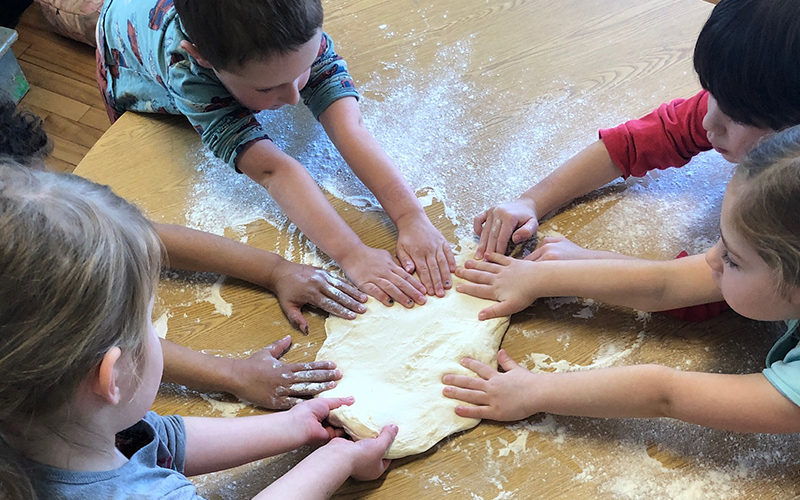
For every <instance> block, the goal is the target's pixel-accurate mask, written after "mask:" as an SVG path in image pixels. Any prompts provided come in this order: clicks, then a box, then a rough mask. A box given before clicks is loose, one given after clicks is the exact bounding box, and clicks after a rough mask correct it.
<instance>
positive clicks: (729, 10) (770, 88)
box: [694, 0, 800, 130]
mask: <svg viewBox="0 0 800 500" xmlns="http://www.w3.org/2000/svg"><path fill="white" fill-rule="evenodd" d="M694 68H695V71H697V76H698V77H699V78H700V84H701V85H702V86H703V88H704V89H706V90H708V91H709V92H710V93H711V95H713V96H714V99H716V100H717V104H718V105H719V109H720V110H722V112H723V113H725V114H726V115H728V116H729V117H731V118H732V119H733V120H735V121H737V122H739V123H741V124H744V125H749V126H753V127H760V128H761V127H764V128H771V129H773V130H782V129H784V128H786V127H790V126H792V125H797V124H800V92H799V91H798V89H800V2H798V1H795V0H721V1H720V2H719V4H717V6H716V7H714V10H713V11H712V12H711V16H710V17H709V18H708V20H707V21H706V23H705V25H704V26H703V29H702V31H701V32H700V35H699V36H698V38H697V44H696V45H695V49H694Z"/></svg>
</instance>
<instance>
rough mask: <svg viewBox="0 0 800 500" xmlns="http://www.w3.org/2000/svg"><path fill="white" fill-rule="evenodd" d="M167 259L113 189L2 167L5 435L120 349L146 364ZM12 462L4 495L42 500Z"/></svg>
mask: <svg viewBox="0 0 800 500" xmlns="http://www.w3.org/2000/svg"><path fill="white" fill-rule="evenodd" d="M162 254H163V249H162V245H161V242H160V240H159V239H158V236H157V235H156V233H155V230H154V229H153V227H152V225H151V224H150V223H149V222H148V221H147V220H146V219H145V218H144V217H143V216H142V214H141V213H140V212H139V210H138V209H136V207H134V206H133V205H131V204H129V203H127V202H126V201H125V200H123V199H122V198H120V197H118V196H116V195H115V194H114V193H113V192H112V191H111V189H110V188H109V187H107V186H101V185H99V184H95V183H93V182H90V181H88V180H86V179H83V178H81V177H78V176H75V175H71V174H54V173H49V172H40V171H33V170H29V169H25V168H24V167H21V166H20V165H16V164H11V163H8V162H5V163H0V269H2V272H0V430H2V432H10V431H9V430H8V429H9V428H13V427H14V426H15V424H22V423H25V422H31V421H33V420H35V419H39V420H41V419H46V418H47V417H48V415H52V414H53V412H55V411H56V410H59V409H62V408H64V407H65V405H66V404H67V403H68V402H69V401H70V399H71V398H72V397H73V395H74V394H75V391H76V390H77V388H78V386H79V384H80V383H81V382H82V381H83V380H84V379H85V378H86V376H87V375H88V374H89V373H90V372H91V371H92V370H93V369H95V368H96V367H97V365H98V363H99V362H100V361H101V359H102V357H103V356H104V354H105V353H106V352H107V351H108V350H109V349H111V348H112V347H115V346H117V347H119V348H120V349H121V350H122V351H123V353H127V354H129V355H131V356H132V359H133V360H134V362H136V363H138V362H140V360H141V359H142V355H143V348H144V339H145V335H146V334H147V331H148V323H149V322H150V321H151V318H150V317H149V304H150V300H151V299H152V297H153V295H154V293H155V288H156V284H157V282H158V273H159V271H160V268H161V262H162ZM3 448H5V449H6V450H10V448H9V447H8V446H0V450H2V449H3ZM12 453H13V452H12ZM14 462H16V460H14V459H13V457H0V497H2V496H3V494H5V495H7V496H9V497H10V498H36V494H35V492H34V491H33V487H32V485H31V482H30V480H29V479H28V478H27V477H26V475H25V473H24V471H22V470H20V469H19V468H18V467H15V466H14Z"/></svg>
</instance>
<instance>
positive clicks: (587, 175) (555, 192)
mask: <svg viewBox="0 0 800 500" xmlns="http://www.w3.org/2000/svg"><path fill="white" fill-rule="evenodd" d="M621 175H622V171H621V170H620V169H619V167H618V166H617V165H616V164H615V163H614V161H613V160H612V159H611V156H609V154H608V150H607V149H606V146H605V144H603V141H601V140H598V141H596V142H594V143H592V144H590V145H589V146H587V147H586V148H585V149H584V150H583V151H581V152H580V153H578V154H577V155H575V156H573V157H572V158H570V159H569V160H567V161H566V162H565V163H564V164H563V165H561V166H560V167H558V168H557V169H555V170H554V171H553V172H551V173H550V175H548V176H547V177H545V178H544V179H542V180H541V181H540V182H539V183H537V184H536V185H535V186H533V187H532V188H530V189H529V190H527V191H525V192H524V193H523V194H522V195H521V196H520V198H528V199H530V200H533V202H534V205H535V209H536V215H537V217H539V218H540V219H541V218H542V217H544V216H545V215H546V214H547V213H549V212H552V211H553V210H555V209H557V208H559V207H561V206H562V205H564V204H566V203H568V202H570V201H572V200H573V199H575V198H577V197H578V196H583V195H585V194H586V193H589V192H591V191H594V190H595V189H597V188H599V187H601V186H604V185H605V184H607V183H609V182H611V181H613V180H614V179H616V178H617V177H620V176H621Z"/></svg>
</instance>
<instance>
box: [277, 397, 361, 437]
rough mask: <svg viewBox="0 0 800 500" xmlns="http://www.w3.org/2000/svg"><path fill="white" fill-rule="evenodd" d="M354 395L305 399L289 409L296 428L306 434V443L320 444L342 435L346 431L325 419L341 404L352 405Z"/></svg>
mask: <svg viewBox="0 0 800 500" xmlns="http://www.w3.org/2000/svg"><path fill="white" fill-rule="evenodd" d="M354 401H355V399H354V398H353V396H349V397H346V398H315V399H310V400H308V401H303V402H302V403H299V404H298V405H296V406H294V407H293V408H292V409H291V410H289V413H288V415H289V416H291V418H292V422H293V424H294V425H295V428H297V429H300V431H301V433H302V435H303V436H305V439H306V444H311V445H319V444H323V443H327V442H328V441H330V440H331V439H333V438H336V437H342V436H343V435H344V431H342V429H337V428H334V427H331V426H330V425H328V423H327V422H325V419H326V418H328V414H329V413H330V412H331V410H335V409H336V408H339V407H340V406H346V405H351V404H353V402H354Z"/></svg>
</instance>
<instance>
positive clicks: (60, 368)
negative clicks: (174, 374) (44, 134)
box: [0, 164, 397, 499]
mask: <svg viewBox="0 0 800 500" xmlns="http://www.w3.org/2000/svg"><path fill="white" fill-rule="evenodd" d="M162 253H163V249H162V245H161V242H160V240H159V239H158V236H157V235H156V233H155V231H154V229H153V227H152V225H151V224H150V223H149V222H147V220H145V219H144V217H143V216H142V215H141V213H140V212H139V211H138V210H137V209H136V208H135V207H133V206H132V205H130V204H128V203H127V202H125V201H124V200H122V199H121V198H119V197H117V196H116V195H114V194H113V193H112V192H111V190H110V189H109V188H108V187H105V186H100V185H97V184H94V183H92V182H90V181H87V180H85V179H82V178H80V177H77V176H73V175H59V174H53V173H47V172H41V171H33V170H28V169H25V168H22V167H20V166H18V165H13V164H0V269H2V272H0V497H2V498H12V499H18V498H22V499H33V498H64V499H73V498H74V499H85V498H104V499H106V498H108V499H115V498H119V499H127V498H161V497H169V498H175V499H179V498H187V499H194V498H199V497H198V496H197V494H196V492H195V489H194V487H193V486H192V484H191V483H190V482H189V480H188V479H186V477H185V476H184V474H187V475H192V474H201V473H205V472H211V471H214V470H220V469H225V468H229V467H234V466H237V465H240V464H243V463H247V462H250V461H253V460H256V459H259V458H263V457H266V456H270V455H275V454H278V453H283V452H286V451H289V450H292V449H295V448H297V447H299V446H303V445H307V444H323V443H327V444H326V445H325V446H322V447H321V448H319V449H318V450H316V451H315V452H314V453H312V454H311V455H310V456H308V457H307V458H306V459H305V460H303V461H302V462H301V463H300V464H299V465H298V466H297V467H295V468H294V469H293V470H291V471H290V472H289V473H287V474H286V475H285V476H283V477H282V478H281V479H279V480H277V481H276V482H275V483H273V484H272V485H271V486H270V487H268V488H267V489H266V490H264V491H263V492H261V493H260V494H259V495H258V496H257V498H273V497H275V498H289V497H291V496H293V495H296V497H302V498H327V497H328V495H330V494H331V493H332V492H333V491H335V490H336V488H337V487H338V486H339V485H340V484H341V483H342V482H343V481H344V480H345V479H346V478H347V477H348V476H351V475H352V476H354V477H356V478H361V479H374V478H376V477H378V476H380V475H381V474H382V473H383V471H384V470H385V469H386V467H387V466H388V461H386V460H382V456H383V454H384V452H385V451H386V449H387V448H388V446H389V444H391V441H392V440H393V438H394V436H395V435H396V433H397V428H396V427H394V426H391V427H387V428H386V429H384V431H383V432H382V433H381V435H380V436H379V437H378V438H376V439H369V440H364V441H360V442H358V443H354V442H351V441H346V440H344V439H341V438H339V437H336V435H337V433H336V432H334V431H333V430H332V429H330V428H327V427H325V426H323V425H322V421H323V419H324V418H325V417H327V415H328V412H329V410H330V409H333V408H336V407H338V406H340V405H343V404H351V403H352V398H343V399H316V400H313V401H307V402H304V403H301V404H298V405H297V406H295V407H294V408H293V409H291V410H289V411H287V412H283V413H279V414H273V415H261V416H255V417H246V418H237V419H214V418H185V419H183V418H181V417H180V416H177V415H174V416H169V417H161V416H158V415H156V414H155V413H153V412H148V411H147V410H148V408H149V407H150V405H151V404H152V402H153V399H154V398H155V394H156V391H157V390H158V385H159V381H160V380H161V371H162V354H161V347H160V344H159V341H158V337H157V335H156V333H155V330H154V329H153V325H152V323H151V321H150V318H151V312H152V307H153V298H154V294H155V288H156V284H157V280H158V274H159V271H160V266H161V259H162ZM288 492H291V493H288Z"/></svg>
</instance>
